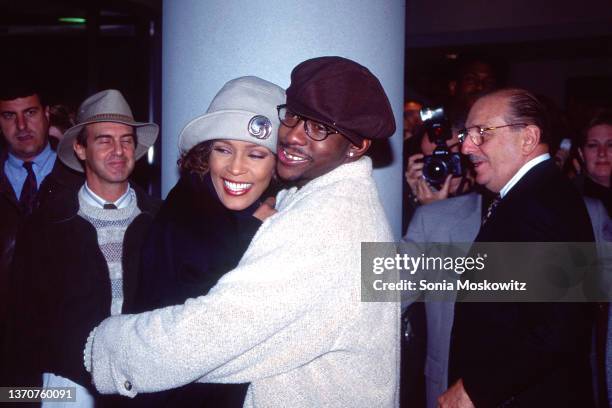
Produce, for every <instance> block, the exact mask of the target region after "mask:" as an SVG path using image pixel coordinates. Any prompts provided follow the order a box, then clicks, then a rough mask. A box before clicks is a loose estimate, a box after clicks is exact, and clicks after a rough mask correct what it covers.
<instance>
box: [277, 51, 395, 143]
mask: <svg viewBox="0 0 612 408" xmlns="http://www.w3.org/2000/svg"><path fill="white" fill-rule="evenodd" d="M287 108H288V109H290V110H292V111H293V112H295V113H297V114H299V115H302V116H305V117H307V118H309V119H312V120H315V121H317V122H320V123H323V124H325V125H328V126H331V127H333V128H334V129H337V130H338V131H339V132H341V133H342V134H343V135H345V136H346V137H347V138H348V139H349V140H350V141H351V142H353V143H354V144H356V145H361V142H362V140H363V139H383V138H387V137H391V136H392V135H393V133H395V118H394V117H393V111H392V110H391V105H390V104H389V99H388V98H387V95H386V94H385V91H384V90H383V87H382V85H381V84H380V81H378V78H376V77H375V76H374V74H372V73H371V72H370V71H369V70H368V69H367V68H366V67H364V66H361V65H359V64H357V63H356V62H354V61H351V60H349V59H346V58H341V57H320V58H313V59H310V60H307V61H304V62H302V63H301V64H299V65H298V66H296V67H295V68H294V69H293V71H292V72H291V85H289V88H288V89H287Z"/></svg>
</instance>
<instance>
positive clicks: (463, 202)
mask: <svg viewBox="0 0 612 408" xmlns="http://www.w3.org/2000/svg"><path fill="white" fill-rule="evenodd" d="M481 202H482V197H481V196H480V195H479V194H476V193H470V194H466V195H462V196H459V197H453V198H449V199H446V200H441V201H436V202H433V203H431V204H428V205H425V206H421V207H419V208H417V210H416V212H415V214H414V216H413V218H412V220H411V222H410V225H409V226H408V232H407V233H406V235H405V236H404V238H403V240H404V241H405V242H411V243H431V242H441V243H446V242H448V243H451V242H472V241H473V240H474V238H476V235H477V234H478V230H479V229H480V218H481V216H480V214H481ZM408 305H409V303H402V309H404V308H405V307H407V306H408ZM425 313H426V320H427V356H426V360H425V389H426V398H427V407H428V408H430V407H431V408H436V407H437V406H438V403H437V398H438V396H440V394H442V393H443V392H444V391H446V389H447V388H448V353H449V349H450V335H451V330H452V328H453V314H454V302H453V301H432V302H426V303H425Z"/></svg>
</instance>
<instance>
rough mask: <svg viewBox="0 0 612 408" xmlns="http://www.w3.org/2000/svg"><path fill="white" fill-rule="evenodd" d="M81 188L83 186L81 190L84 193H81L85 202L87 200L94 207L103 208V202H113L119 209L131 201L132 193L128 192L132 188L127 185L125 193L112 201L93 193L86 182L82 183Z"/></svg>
mask: <svg viewBox="0 0 612 408" xmlns="http://www.w3.org/2000/svg"><path fill="white" fill-rule="evenodd" d="M82 188H83V192H84V193H85V194H83V198H84V199H85V202H87V204H89V205H92V206H94V207H96V208H104V204H115V206H117V208H119V209H121V208H125V207H127V206H128V205H129V204H130V203H131V202H132V195H131V194H130V191H131V190H132V189H131V188H130V186H129V185H128V187H127V189H126V190H125V193H123V194H122V195H121V197H119V198H118V199H117V200H116V201H113V202H109V201H106V200H105V199H103V198H102V197H100V196H99V195H97V194H96V193H94V192H93V191H92V190H91V189H90V188H89V186H88V185H87V182H85V184H83V187H82Z"/></svg>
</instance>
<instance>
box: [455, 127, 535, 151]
mask: <svg viewBox="0 0 612 408" xmlns="http://www.w3.org/2000/svg"><path fill="white" fill-rule="evenodd" d="M511 126H529V124H528V123H510V124H508V125H501V126H489V127H480V126H470V127H469V128H463V129H461V130H460V131H459V134H458V135H457V136H458V138H459V143H464V142H465V140H466V138H467V137H468V136H469V137H470V140H471V141H472V143H474V144H475V145H476V146H480V145H482V144H483V143H484V135H485V133H486V132H491V131H493V130H497V129H502V128H505V127H511ZM472 130H476V132H472Z"/></svg>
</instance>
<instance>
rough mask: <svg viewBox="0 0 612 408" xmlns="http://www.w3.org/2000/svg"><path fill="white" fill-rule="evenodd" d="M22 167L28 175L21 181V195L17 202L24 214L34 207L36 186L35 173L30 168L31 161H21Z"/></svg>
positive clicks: (30, 211)
mask: <svg viewBox="0 0 612 408" xmlns="http://www.w3.org/2000/svg"><path fill="white" fill-rule="evenodd" d="M23 167H24V168H25V169H26V171H27V172H28V176H27V177H26V179H25V181H24V182H23V187H22V188H21V196H20V197H19V204H20V205H21V208H22V209H23V211H24V213H25V214H26V215H29V214H31V213H32V210H33V209H34V202H35V201H36V192H37V191H38V187H37V185H36V174H34V170H33V169H32V162H23Z"/></svg>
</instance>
